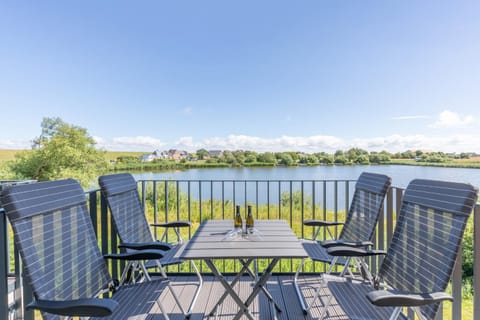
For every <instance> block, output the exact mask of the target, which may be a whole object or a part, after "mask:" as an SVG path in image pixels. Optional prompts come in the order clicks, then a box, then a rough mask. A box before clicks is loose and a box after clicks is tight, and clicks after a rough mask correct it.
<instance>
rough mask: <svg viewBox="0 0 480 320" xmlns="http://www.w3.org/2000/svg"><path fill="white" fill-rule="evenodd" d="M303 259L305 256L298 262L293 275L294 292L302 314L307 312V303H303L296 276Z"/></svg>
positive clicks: (301, 266) (300, 268)
mask: <svg viewBox="0 0 480 320" xmlns="http://www.w3.org/2000/svg"><path fill="white" fill-rule="evenodd" d="M305 260H306V259H305V258H304V259H302V261H301V262H300V265H299V266H298V268H297V272H295V276H294V277H293V286H294V288H295V292H296V294H297V298H298V301H299V302H300V305H301V307H302V310H303V314H305V315H306V314H307V313H308V308H307V305H306V303H305V299H304V298H303V295H302V292H301V290H300V287H299V286H298V276H299V274H300V270H302V268H303V265H304V264H305Z"/></svg>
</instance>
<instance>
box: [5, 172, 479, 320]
mask: <svg viewBox="0 0 480 320" xmlns="http://www.w3.org/2000/svg"><path fill="white" fill-rule="evenodd" d="M138 184H139V190H140V194H141V199H142V200H143V204H144V206H145V209H146V212H147V217H148V219H149V221H150V222H152V223H153V222H162V221H171V220H179V219H181V220H190V221H192V227H191V229H190V230H185V234H183V235H182V236H184V238H187V239H188V238H190V237H191V235H192V234H193V233H194V232H195V230H196V228H197V227H198V225H199V224H200V222H201V221H203V220H206V219H232V218H233V212H234V207H235V205H241V206H242V210H245V208H246V206H247V205H252V206H253V213H254V216H255V217H256V218H258V219H284V220H287V221H288V222H289V224H290V225H291V227H292V229H293V230H294V231H295V232H296V234H297V235H298V237H302V238H303V237H306V238H307V237H310V236H311V234H312V231H311V230H310V228H308V227H304V226H303V224H302V223H301V221H303V220H305V219H315V218H316V219H326V220H343V219H344V216H345V211H346V210H347V209H348V205H349V203H350V200H351V196H352V195H353V189H354V186H355V182H354V181H351V180H168V181H165V180H155V181H152V180H142V181H139V182H138ZM402 195H403V189H401V188H398V187H392V188H391V189H390V190H389V191H388V193H387V198H386V200H385V204H384V213H383V215H381V217H380V220H379V223H378V226H377V231H376V234H375V239H374V242H375V247H376V248H377V249H387V248H388V244H389V242H390V240H391V237H392V234H393V230H394V227H395V213H396V212H397V211H398V210H399V209H400V208H399V206H400V203H401V199H402ZM86 196H87V199H88V204H89V208H90V215H91V218H92V221H93V223H94V226H95V232H96V234H97V238H98V241H99V246H100V248H101V250H102V252H103V253H111V252H117V245H118V243H119V241H118V239H117V236H116V234H115V230H114V227H113V225H112V219H111V217H110V213H109V212H108V210H107V206H106V203H105V201H104V199H103V198H102V196H101V194H100V192H99V190H98V189H96V190H89V191H87V192H86ZM0 210H1V209H0ZM0 230H1V231H0V232H1V236H0V256H1V257H2V261H4V263H2V264H1V265H0V278H1V279H2V281H1V282H0V296H1V297H2V299H1V301H0V319H35V314H34V313H33V312H28V311H25V309H24V307H23V306H24V305H26V304H28V303H29V301H31V299H32V293H31V290H30V288H29V287H28V285H27V284H26V283H25V282H24V281H22V276H21V274H22V272H21V265H20V261H19V258H18V253H17V252H16V250H15V247H14V245H13V243H12V236H11V230H10V228H9V226H8V222H7V221H6V218H5V216H4V215H3V214H1V219H0ZM333 231H334V234H335V235H336V234H338V233H339V231H340V229H339V228H336V229H334V230H333ZM155 232H157V231H156V230H155ZM473 233H474V236H473V248H474V255H473V256H474V266H473V269H474V270H473V272H474V277H473V278H474V279H480V261H479V259H480V204H477V206H476V207H475V212H474V215H473ZM155 236H156V237H159V236H160V234H155ZM170 236H171V237H172V238H171V239H172V240H173V239H174V238H173V236H174V235H173V234H172V235H170ZM323 237H324V238H325V237H326V233H324V234H323ZM380 259H381V258H379V259H377V258H372V259H370V260H369V261H368V263H369V265H370V269H371V270H372V272H373V273H375V272H376V270H377V269H378V266H379V263H380V262H381V261H380ZM461 259H462V253H461V252H460V253H459V257H458V260H457V261H458V262H460V261H461ZM299 262H300V261H296V260H284V261H281V263H279V265H278V266H277V267H276V269H275V272H274V274H275V276H274V277H272V278H271V281H270V282H269V283H268V286H269V290H270V291H271V292H272V294H274V295H277V296H278V299H279V300H280V301H282V302H281V304H283V309H284V310H285V311H284V312H282V314H281V316H279V317H280V318H282V319H297V318H300V319H302V318H303V315H302V312H301V309H300V305H299V304H298V303H297V297H296V296H295V292H294V289H293V286H292V277H293V273H294V272H295V271H296V269H297V266H298V265H299ZM259 263H262V261H259ZM187 265H188V264H185V266H182V267H171V268H170V269H169V274H170V275H171V277H172V280H173V282H174V284H175V283H181V282H185V281H189V280H190V279H192V278H191V277H190V276H191V274H192V270H190V269H189V267H188V266H187ZM199 266H200V270H201V272H202V273H203V274H204V276H205V287H204V289H202V290H205V292H206V294H202V295H201V296H202V298H201V300H204V301H203V302H202V301H201V300H199V301H198V302H197V305H198V308H200V309H198V310H195V312H194V313H195V315H201V316H199V318H203V313H204V312H208V311H209V308H208V306H207V304H208V300H209V298H208V297H209V296H210V295H215V294H219V292H220V293H221V292H223V289H221V286H220V284H219V283H218V282H216V281H215V279H214V278H213V276H212V275H211V274H209V273H208V272H209V269H208V268H207V267H206V266H205V265H202V264H199ZM122 268H123V265H122V264H121V263H114V264H110V270H111V272H112V275H113V277H114V278H118V277H119V276H120V272H121V270H122ZM220 269H221V271H222V272H223V273H227V274H228V273H229V272H230V273H231V272H233V271H234V270H238V269H239V266H238V265H236V264H233V263H231V262H230V261H224V262H223V263H221V264H220ZM325 270H326V267H325V265H323V264H320V263H312V262H309V263H307V264H306V265H305V266H304V269H303V273H302V277H301V279H302V281H303V283H304V284H305V285H306V286H308V285H309V284H311V283H312V282H316V281H318V274H319V273H320V272H324V271H325ZM248 281H249V280H248V279H247V278H244V279H242V281H241V283H240V285H246V284H247V282H248ZM451 283H452V284H451V294H452V295H453V296H454V299H455V301H454V302H453V303H446V304H444V306H443V309H444V310H443V312H442V313H441V314H440V315H439V317H437V318H438V319H480V282H479V281H475V282H474V283H473V288H472V292H473V299H470V298H469V299H463V300H462V298H463V297H464V296H466V293H465V292H464V293H462V264H461V263H457V264H456V268H455V270H454V273H453V277H452V281H451ZM463 289H464V291H466V290H470V288H463ZM207 293H208V294H207ZM184 294H186V295H188V294H189V293H188V292H186V293H184ZM165 299H167V300H166V304H168V305H171V310H172V312H174V313H176V312H175V308H174V306H173V299H170V300H171V301H170V300H168V298H165ZM466 301H468V302H467V303H465V302H466ZM470 301H473V305H472V304H471V303H470ZM264 302H265V301H263V300H262V295H260V299H259V301H258V302H257V303H256V304H255V307H254V312H253V313H254V315H256V316H258V318H259V319H263V318H265V317H266V315H267V314H268V313H269V312H270V311H269V310H268V308H267V307H265V305H266V302H265V303H264ZM225 305H226V306H224V309H223V311H222V314H223V315H224V318H227V319H228V314H229V312H230V310H229V309H228V308H229V307H228V305H227V304H225ZM232 308H233V307H232ZM232 312H233V309H232ZM316 313H317V311H316V310H315V309H313V310H312V318H315V314H316ZM462 316H463V317H462ZM9 317H10V318H9ZM410 318H411V319H414V318H413V314H412V315H410Z"/></svg>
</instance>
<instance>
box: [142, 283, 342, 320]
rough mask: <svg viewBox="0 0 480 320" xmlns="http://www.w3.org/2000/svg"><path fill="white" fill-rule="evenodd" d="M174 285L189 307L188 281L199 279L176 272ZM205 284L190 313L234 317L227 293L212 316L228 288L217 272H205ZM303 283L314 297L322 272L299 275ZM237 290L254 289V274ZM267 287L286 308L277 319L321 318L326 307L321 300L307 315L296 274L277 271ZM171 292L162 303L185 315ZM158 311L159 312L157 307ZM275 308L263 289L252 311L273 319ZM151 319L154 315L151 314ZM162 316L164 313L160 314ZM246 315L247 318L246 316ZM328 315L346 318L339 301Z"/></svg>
mask: <svg viewBox="0 0 480 320" xmlns="http://www.w3.org/2000/svg"><path fill="white" fill-rule="evenodd" d="M170 280H171V282H172V285H173V288H174V289H175V291H176V292H177V293H178V294H179V297H180V300H181V301H182V304H183V306H184V308H185V309H187V308H188V304H189V303H190V301H191V299H192V297H193V294H194V291H195V286H193V285H187V284H188V283H189V282H190V283H192V282H195V281H196V277H195V276H176V277H175V276H174V277H170ZM227 280H228V281H231V280H232V277H227ZM203 281H204V284H203V288H202V291H201V293H200V295H199V297H198V300H197V303H196V305H195V308H194V309H193V314H192V316H191V317H190V319H191V320H204V319H212V320H213V319H218V320H229V319H232V318H233V317H234V315H235V314H236V312H237V310H238V307H237V305H236V304H235V302H234V301H233V299H232V298H230V297H227V298H226V299H225V301H224V303H223V304H222V305H221V307H220V308H219V310H218V314H217V318H215V316H212V317H210V316H209V314H208V313H209V312H210V311H211V310H212V308H213V306H214V305H215V303H216V301H218V299H219V298H220V296H221V295H222V294H223V292H224V289H223V286H222V285H221V283H220V282H219V281H217V280H215V277H214V276H211V275H207V276H204V279H203ZM299 283H300V287H301V288H302V292H303V294H304V295H305V296H306V297H307V299H308V298H309V297H312V296H313V294H314V288H315V287H317V286H318V285H319V278H318V276H301V277H300V279H299ZM235 288H236V290H238V291H237V292H239V295H240V296H241V297H242V299H245V298H246V297H247V296H248V294H249V292H250V290H251V289H252V282H251V278H250V277H247V276H244V277H242V278H241V280H240V281H239V283H237V285H236V286H235ZM267 289H268V291H269V292H270V294H271V295H272V296H273V298H274V299H275V301H277V303H278V304H279V306H280V307H281V308H282V310H283V311H282V312H279V313H277V319H279V320H297V319H299V320H300V319H305V320H312V319H316V318H318V316H319V315H320V313H321V311H322V303H321V302H320V301H317V302H316V303H315V304H314V306H313V307H312V309H311V310H310V313H309V314H308V315H306V316H305V315H303V312H302V310H301V307H300V303H299V302H298V299H297V296H296V294H295V289H294V287H293V276H289V275H273V276H272V277H271V278H270V280H269V281H268V283H267ZM166 291H167V292H166V293H165V294H164V295H162V303H163V304H164V306H165V308H166V310H168V312H169V313H170V314H169V316H170V317H171V319H172V320H177V319H182V315H181V314H180V310H179V308H178V306H176V305H175V301H174V299H173V296H172V295H171V294H170V293H169V292H168V290H166ZM325 298H326V297H325V294H323V295H322V300H323V301H325ZM155 312H158V310H156V311H155ZM273 312H274V310H272V308H271V307H270V304H269V302H268V299H267V298H266V296H265V295H264V294H263V293H260V294H259V296H257V298H256V299H255V301H254V302H253V304H252V305H251V313H252V315H253V316H254V317H255V319H262V320H263V319H273V318H274V317H273V314H272V313H273ZM152 316H153V317H152V319H153V318H155V319H157V315H155V316H154V315H153V314H152ZM148 319H150V317H149V318H148ZM159 319H161V317H159ZM242 319H247V318H246V317H245V316H244V317H242ZM326 319H335V320H342V319H346V317H345V315H344V314H342V312H341V311H340V310H339V308H338V306H337V305H336V303H335V301H333V302H332V306H331V308H329V310H328V316H327V318H326Z"/></svg>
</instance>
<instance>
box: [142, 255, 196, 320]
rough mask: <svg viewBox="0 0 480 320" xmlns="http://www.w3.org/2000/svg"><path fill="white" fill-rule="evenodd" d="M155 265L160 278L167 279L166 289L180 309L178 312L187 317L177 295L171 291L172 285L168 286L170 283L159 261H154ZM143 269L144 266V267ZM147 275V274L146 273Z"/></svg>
mask: <svg viewBox="0 0 480 320" xmlns="http://www.w3.org/2000/svg"><path fill="white" fill-rule="evenodd" d="M155 263H156V264H157V267H158V268H159V269H160V273H161V274H162V277H163V278H164V279H167V281H168V284H167V286H168V289H169V290H170V292H171V293H172V295H173V298H174V299H175V302H176V303H177V305H178V307H179V308H180V311H182V313H183V315H184V316H185V317H188V313H187V312H185V309H184V308H183V306H182V304H181V302H180V298H179V297H178V295H177V294H176V293H175V290H173V287H172V285H171V284H170V281H169V280H168V277H167V274H166V273H165V269H164V268H163V266H162V264H161V263H160V261H158V260H156V262H155ZM144 267H145V266H144ZM147 274H148V273H147Z"/></svg>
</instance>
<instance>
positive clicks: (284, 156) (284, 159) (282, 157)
mask: <svg viewBox="0 0 480 320" xmlns="http://www.w3.org/2000/svg"><path fill="white" fill-rule="evenodd" d="M276 157H277V159H278V163H279V164H281V165H284V166H292V165H294V164H295V160H294V159H293V158H292V156H291V154H289V153H277V154H276Z"/></svg>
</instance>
